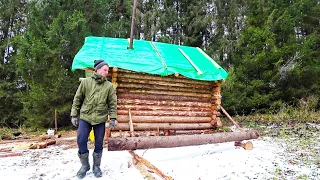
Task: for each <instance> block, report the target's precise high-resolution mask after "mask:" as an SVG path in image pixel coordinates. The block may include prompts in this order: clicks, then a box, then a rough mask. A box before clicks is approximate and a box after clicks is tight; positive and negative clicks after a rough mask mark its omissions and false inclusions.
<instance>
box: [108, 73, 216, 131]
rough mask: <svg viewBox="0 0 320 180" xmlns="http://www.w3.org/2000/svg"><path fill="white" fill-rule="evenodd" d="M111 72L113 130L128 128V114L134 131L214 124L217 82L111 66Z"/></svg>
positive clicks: (195, 128) (209, 125)
mask: <svg viewBox="0 0 320 180" xmlns="http://www.w3.org/2000/svg"><path fill="white" fill-rule="evenodd" d="M111 74H112V78H111V79H112V83H113V85H114V86H115V87H116V89H117V97H118V119H117V120H118V123H117V125H116V127H115V128H114V130H122V131H128V130H129V129H130V126H129V122H130V118H131V120H132V122H133V128H134V130H135V131H144V130H148V131H150V130H202V129H210V128H212V127H214V126H217V123H216V119H217V118H219V116H218V114H217V110H218V108H219V107H218V106H217V103H218V102H219V101H220V96H216V95H214V94H215V93H217V92H218V93H219V92H220V90H219V89H220V86H219V83H217V82H207V81H196V80H192V79H187V78H184V77H182V76H178V77H176V76H173V75H172V76H166V77H161V76H157V75H150V74H144V73H136V72H132V71H128V70H122V69H115V68H114V69H112V72H111ZM219 94H220V93H219ZM129 110H130V114H129Z"/></svg>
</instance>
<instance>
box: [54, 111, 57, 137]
mask: <svg viewBox="0 0 320 180" xmlns="http://www.w3.org/2000/svg"><path fill="white" fill-rule="evenodd" d="M54 130H55V133H57V131H58V112H57V109H54Z"/></svg>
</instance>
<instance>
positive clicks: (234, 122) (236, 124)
mask: <svg viewBox="0 0 320 180" xmlns="http://www.w3.org/2000/svg"><path fill="white" fill-rule="evenodd" d="M220 108H221V110H222V112H223V113H224V114H225V115H226V116H227V117H228V119H229V120H230V121H231V122H232V123H233V124H234V125H235V126H236V127H237V128H238V129H239V130H240V131H243V129H242V128H241V127H240V126H239V124H238V123H237V122H236V121H234V120H233V119H232V117H231V116H230V115H229V114H228V113H227V111H226V110H225V109H224V108H223V107H222V106H221V105H220Z"/></svg>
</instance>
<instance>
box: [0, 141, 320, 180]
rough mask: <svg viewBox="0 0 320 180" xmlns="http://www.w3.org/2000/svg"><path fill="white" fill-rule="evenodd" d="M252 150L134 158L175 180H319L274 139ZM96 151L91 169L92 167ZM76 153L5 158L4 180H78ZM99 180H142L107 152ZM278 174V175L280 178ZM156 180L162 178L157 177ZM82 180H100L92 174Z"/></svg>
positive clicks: (318, 173) (319, 173)
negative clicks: (294, 161) (291, 161)
mask: <svg viewBox="0 0 320 180" xmlns="http://www.w3.org/2000/svg"><path fill="white" fill-rule="evenodd" d="M251 142H252V143H253V146H254V148H253V150H244V149H242V148H240V147H235V146H234V143H233V142H228V143H220V144H209V145H201V146H189V147H176V148H159V149H148V150H136V151H135V152H136V153H137V154H138V155H140V156H142V157H143V158H145V159H146V160H148V161H149V162H150V163H151V164H153V165H154V166H156V167H157V168H158V169H160V170H161V171H162V172H163V173H164V174H166V175H167V176H171V177H172V178H174V179H175V180H180V179H181V180H198V179H201V180H212V179H237V180H241V179H272V178H274V177H277V178H278V177H282V179H297V178H298V177H299V176H300V175H302V176H303V175H305V176H307V177H309V179H319V177H320V170H319V169H318V168H317V167H316V166H305V165H302V164H296V163H294V164H292V163H290V160H291V159H292V156H293V155H292V154H288V152H286V151H285V148H284V146H286V145H285V144H281V143H278V142H276V141H274V140H273V139H272V138H260V139H258V140H251ZM92 151H93V150H92V149H90V164H91V165H92V156H91V154H92ZM80 166H81V165H80V162H79V159H78V157H77V149H68V150H63V148H62V147H61V146H57V145H53V146H49V147H48V148H46V149H40V150H30V151H27V152H24V154H23V156H20V157H19V156H18V157H6V158H1V161H0V177H1V179H9V178H11V179H37V180H38V179H42V180H45V179H48V180H49V179H50V180H66V179H69V180H72V179H77V177H76V173H77V171H78V170H79V168H80ZM101 169H102V171H103V177H102V178H101V179H111V180H128V179H133V180H143V179H144V177H143V176H142V175H141V174H140V172H139V170H138V169H136V168H135V166H134V165H132V156H131V155H130V154H129V153H128V152H127V151H113V152H111V151H107V149H104V153H103V157H102V162H101ZM279 174H280V175H279ZM155 178H156V179H157V180H160V179H161V178H160V177H158V176H156V175H155ZM84 179H88V180H89V179H96V178H95V177H94V176H93V173H92V171H91V170H90V171H89V172H88V173H87V176H86V177H85V178H84Z"/></svg>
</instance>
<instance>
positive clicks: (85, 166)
mask: <svg viewBox="0 0 320 180" xmlns="http://www.w3.org/2000/svg"><path fill="white" fill-rule="evenodd" d="M78 156H79V159H80V162H81V165H82V166H81V168H80V170H79V171H78V172H77V176H78V178H79V179H83V178H84V177H85V176H86V174H87V171H89V170H90V164H89V152H87V153H84V154H79V153H78Z"/></svg>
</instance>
